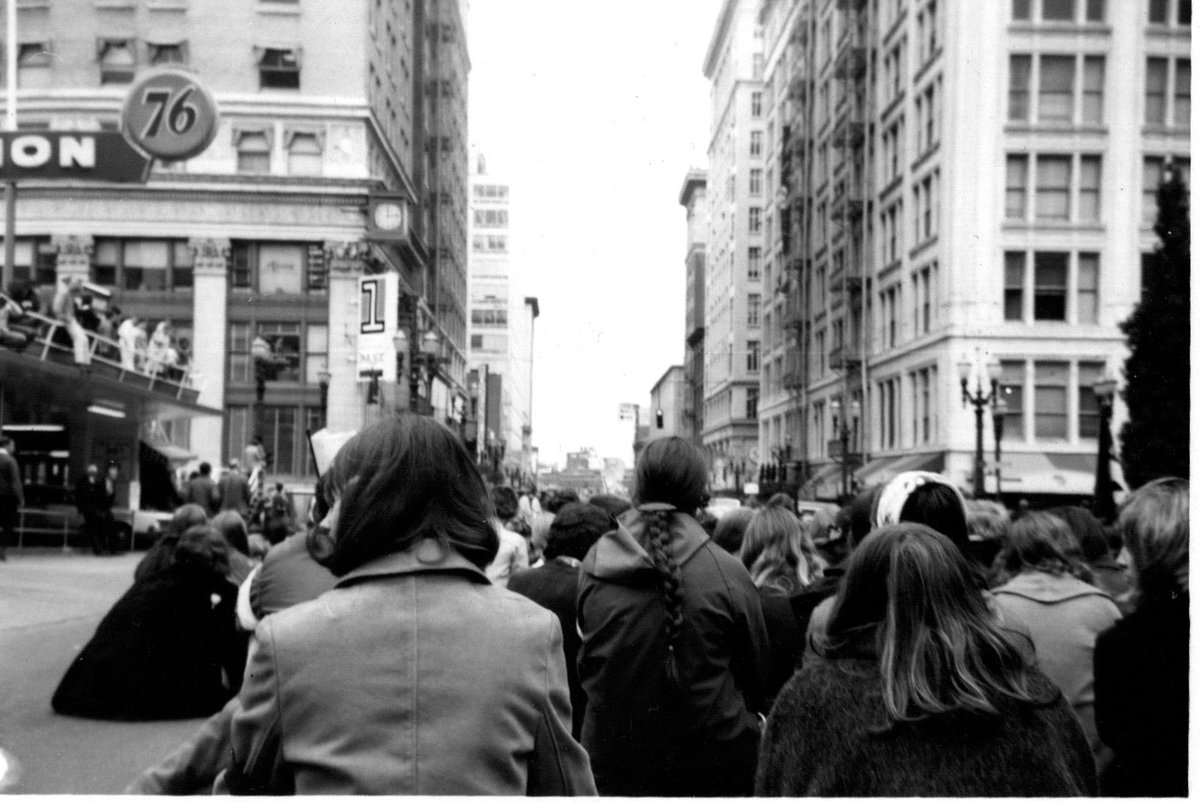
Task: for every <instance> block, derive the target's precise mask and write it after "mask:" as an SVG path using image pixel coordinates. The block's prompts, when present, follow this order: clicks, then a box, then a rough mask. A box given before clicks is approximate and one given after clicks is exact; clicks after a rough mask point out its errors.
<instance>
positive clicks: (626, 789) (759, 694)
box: [576, 510, 769, 795]
mask: <svg viewBox="0 0 1200 803" xmlns="http://www.w3.org/2000/svg"><path fill="white" fill-rule="evenodd" d="M670 531H671V542H670V547H669V548H670V550H671V553H672V555H673V556H674V558H675V561H676V563H677V565H678V566H679V576H680V584H681V588H682V595H683V613H684V622H683V628H682V632H681V633H680V636H679V640H678V643H677V645H676V650H675V654H676V664H677V667H678V672H679V677H680V683H679V684H678V685H676V684H674V683H673V682H672V681H670V680H669V679H668V675H667V671H666V663H667V655H668V649H667V637H666V632H665V626H666V606H665V604H664V601H663V593H662V590H661V581H660V578H659V575H658V573H657V572H656V570H655V569H654V565H653V563H652V562H651V559H650V556H649V555H648V553H647V551H646V548H645V547H644V546H643V544H644V540H643V539H644V524H643V522H642V520H641V514H640V513H639V512H638V511H636V510H634V511H630V512H629V513H627V514H625V516H623V517H622V519H621V521H620V522H619V524H618V527H617V529H616V530H614V531H612V532H610V533H608V534H607V535H605V536H603V537H602V538H601V539H600V540H599V541H598V542H597V543H596V545H595V546H594V547H592V550H591V551H590V552H589V553H588V555H587V557H586V558H585V559H584V561H583V566H582V567H581V571H580V577H579V594H578V599H577V606H576V607H577V610H578V624H579V632H580V634H581V636H582V639H583V641H582V644H581V646H580V650H579V678H580V682H581V684H582V686H583V690H584V692H585V694H586V696H587V701H588V703H587V712H586V714H585V717H584V724H583V737H582V740H583V745H584V747H585V748H587V750H588V753H589V754H590V756H591V759H592V770H593V773H594V775H595V778H596V786H597V788H598V790H599V791H600V793H601V794H602V795H604V794H608V795H612V794H617V795H647V794H649V795H706V794H718V795H748V794H750V793H751V791H752V790H753V775H754V762H755V757H756V751H757V743H758V733H759V719H758V714H759V713H762V714H765V713H766V712H765V711H762V707H763V704H764V689H765V686H766V675H767V672H768V668H769V646H768V644H769V643H768V640H767V632H766V626H765V624H764V623H763V615H762V607H761V604H760V602H759V597H758V591H757V590H756V589H755V587H754V584H753V583H752V582H751V580H750V575H749V574H748V573H747V572H746V569H745V567H743V566H742V564H741V562H740V561H738V560H737V558H735V557H733V556H732V555H730V554H728V553H727V552H725V551H724V550H723V549H721V548H720V547H718V546H716V545H715V544H714V543H713V542H712V541H711V540H710V539H709V537H708V535H707V534H706V533H705V532H704V530H703V529H702V528H701V527H700V525H699V524H698V523H697V522H696V520H695V519H693V518H692V517H691V516H688V515H685V514H682V513H678V512H672V513H671V514H670Z"/></svg>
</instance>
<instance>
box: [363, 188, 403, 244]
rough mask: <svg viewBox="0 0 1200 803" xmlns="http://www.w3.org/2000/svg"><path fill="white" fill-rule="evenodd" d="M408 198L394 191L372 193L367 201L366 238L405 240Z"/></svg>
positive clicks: (393, 240) (386, 240) (391, 240)
mask: <svg viewBox="0 0 1200 803" xmlns="http://www.w3.org/2000/svg"><path fill="white" fill-rule="evenodd" d="M410 209H411V207H410V206H409V202H408V198H407V197H405V196H404V195H400V194H396V193H378V194H373V195H371V196H370V198H369V199H368V201H367V239H368V240H376V241H384V242H406V241H407V240H408V236H409V224H410Z"/></svg>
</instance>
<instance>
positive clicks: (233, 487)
mask: <svg viewBox="0 0 1200 803" xmlns="http://www.w3.org/2000/svg"><path fill="white" fill-rule="evenodd" d="M217 495H218V496H219V497H220V498H221V510H223V511H224V510H232V511H234V512H236V513H237V514H238V515H239V516H241V517H242V519H245V518H246V517H247V516H249V515H250V483H249V481H247V479H246V475H245V474H243V473H242V469H241V466H239V465H238V461H237V460H230V461H229V470H228V471H227V472H226V473H225V474H224V475H223V476H222V477H221V480H220V481H219V482H218V483H217Z"/></svg>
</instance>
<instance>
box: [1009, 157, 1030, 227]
mask: <svg viewBox="0 0 1200 803" xmlns="http://www.w3.org/2000/svg"><path fill="white" fill-rule="evenodd" d="M1005 164H1006V169H1005V176H1006V177H1005V186H1004V216H1005V217H1006V218H1008V219H1009V220H1024V219H1025V208H1026V205H1025V199H1026V197H1027V196H1028V193H1029V157H1028V156H1026V155H1025V154H1011V153H1010V154H1009V155H1008V158H1007V161H1006V163H1005Z"/></svg>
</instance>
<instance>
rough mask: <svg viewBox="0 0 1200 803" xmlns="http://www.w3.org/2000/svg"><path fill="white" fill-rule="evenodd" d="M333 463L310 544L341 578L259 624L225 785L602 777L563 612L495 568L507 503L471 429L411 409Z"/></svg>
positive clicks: (311, 787) (571, 787) (303, 789)
mask: <svg viewBox="0 0 1200 803" xmlns="http://www.w3.org/2000/svg"><path fill="white" fill-rule="evenodd" d="M329 475H330V477H329V487H330V493H331V495H332V500H331V501H332V502H333V506H332V510H331V511H330V513H329V515H328V517H327V518H326V525H325V526H324V527H321V528H317V529H315V530H314V531H313V532H312V533H311V534H310V551H311V552H312V554H313V555H314V557H315V558H316V559H317V560H318V561H319V562H321V563H322V564H324V565H325V566H327V567H328V568H329V569H330V570H331V571H332V572H333V574H334V575H336V576H337V577H338V578H339V579H338V582H337V585H336V587H335V588H334V589H333V590H332V591H329V592H327V593H325V594H323V595H322V596H321V597H319V598H318V599H316V600H313V601H311V602H306V603H302V604H300V605H296V606H294V607H291V608H288V609H287V610H283V611H280V612H278V613H275V614H272V615H271V616H268V617H266V618H265V619H263V620H262V622H261V623H260V624H259V626H258V629H257V631H256V632H255V637H254V642H253V646H252V649H251V653H250V659H249V661H248V665H247V672H246V681H245V686H244V687H243V690H242V694H241V698H240V702H241V707H242V711H241V712H239V713H237V714H236V715H235V716H234V720H233V724H232V727H231V741H232V745H233V747H232V754H233V759H232V762H231V766H230V769H229V770H228V772H227V774H226V775H225V776H224V779H223V781H222V780H219V781H218V788H224V787H227V788H228V789H229V791H232V792H234V793H238V794H245V793H276V794H281V793H285V792H295V793H319V794H426V795H436V794H443V795H444V794H490V795H521V794H527V793H528V794H575V793H589V792H594V791H595V787H594V785H593V783H592V779H591V774H590V772H589V770H588V762H587V756H586V755H585V754H584V753H583V750H582V749H581V748H580V747H579V745H578V744H577V743H576V742H575V741H574V740H573V739H572V738H571V707H570V700H569V697H568V691H567V672H566V665H565V663H564V661H563V651H562V634H561V632H560V629H559V624H558V619H557V618H556V617H555V616H554V614H552V613H550V612H549V611H547V610H545V609H544V608H541V607H540V606H538V605H537V604H535V603H534V602H532V601H530V600H528V599H526V598H525V597H523V596H521V595H519V594H515V593H512V592H509V591H507V590H505V589H502V588H499V587H497V586H494V585H492V584H491V583H490V582H489V581H488V579H487V576H486V575H485V574H484V571H483V569H484V567H485V566H487V565H488V563H489V562H491V560H492V558H493V557H494V556H495V554H496V548H497V537H496V532H495V530H493V529H492V526H491V524H490V523H489V519H490V518H491V516H492V509H491V505H490V503H489V501H488V494H487V487H486V486H485V485H484V482H483V478H482V477H481V476H480V475H479V471H478V470H477V469H476V468H475V462H474V460H473V459H472V458H471V455H470V454H469V453H468V452H467V451H466V449H465V448H464V447H463V445H462V443H461V441H460V440H459V438H458V437H457V436H456V435H455V434H454V433H453V432H451V431H450V430H449V429H448V428H447V427H445V426H444V425H442V424H440V423H438V422H436V421H434V420H432V419H430V418H426V417H423V416H418V415H415V414H411V413H402V414H400V415H397V416H395V417H390V418H387V419H385V420H383V421H380V422H379V423H377V424H375V425H373V426H370V427H367V428H366V429H364V430H363V431H361V432H359V433H358V434H357V435H355V436H354V437H353V438H352V439H351V440H350V441H349V442H347V443H346V444H345V445H344V446H343V447H342V449H341V450H340V451H339V452H338V454H337V457H336V458H334V461H333V465H332V466H331V468H330V471H329Z"/></svg>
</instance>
